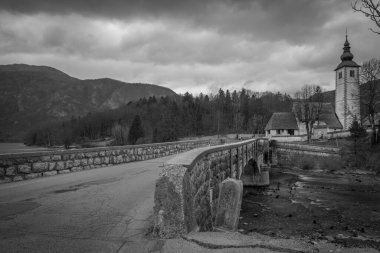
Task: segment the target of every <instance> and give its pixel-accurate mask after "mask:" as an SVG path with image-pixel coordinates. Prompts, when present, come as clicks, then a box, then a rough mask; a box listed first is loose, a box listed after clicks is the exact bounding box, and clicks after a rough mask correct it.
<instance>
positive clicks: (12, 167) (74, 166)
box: [0, 139, 220, 183]
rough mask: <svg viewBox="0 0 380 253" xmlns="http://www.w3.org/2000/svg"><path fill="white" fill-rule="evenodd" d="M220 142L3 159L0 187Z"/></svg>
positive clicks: (6, 156) (0, 159) (31, 154)
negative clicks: (10, 183)
mask: <svg viewBox="0 0 380 253" xmlns="http://www.w3.org/2000/svg"><path fill="white" fill-rule="evenodd" d="M219 143H220V140H216V139H215V140H193V141H179V142H167V143H153V144H144V145H134V146H115V147H104V148H86V149H76V150H64V151H39V152H27V153H18V154H3V155H0V183H6V182H13V181H22V180H27V179H33V178H38V177H43V176H53V175H57V174H63V173H69V172H75V171H82V170H87V169H93V168H99V167H106V166H110V165H116V164H122V163H128V162H134V161H144V160H148V159H154V158H159V157H163V156H168V155H173V154H177V153H180V152H184V151H188V150H191V149H194V148H198V147H204V146H210V145H215V144H219Z"/></svg>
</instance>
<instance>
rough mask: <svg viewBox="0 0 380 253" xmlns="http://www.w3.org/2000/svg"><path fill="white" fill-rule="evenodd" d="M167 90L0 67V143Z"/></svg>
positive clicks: (33, 68)
mask: <svg viewBox="0 0 380 253" xmlns="http://www.w3.org/2000/svg"><path fill="white" fill-rule="evenodd" d="M149 96H156V97H161V96H176V93H175V92H174V91H172V90H170V89H168V88H165V87H162V86H158V85H152V84H142V83H124V82H121V81H117V80H113V79H109V78H102V79H95V80H80V79H78V78H74V77H71V76H69V75H67V74H65V73H64V72H62V71H59V70H57V69H54V68H52V67H47V66H31V65H25V64H14V65H0V140H12V139H14V140H21V139H22V137H23V135H24V134H25V132H26V131H27V130H28V129H30V128H34V127H37V126H39V125H41V124H44V123H46V122H51V121H57V120H65V119H69V118H71V117H72V116H75V117H77V116H83V115H86V114H88V113H90V112H97V111H105V110H108V109H115V108H118V107H120V106H122V105H124V104H126V103H128V102H130V101H133V100H138V99H140V98H143V97H149Z"/></svg>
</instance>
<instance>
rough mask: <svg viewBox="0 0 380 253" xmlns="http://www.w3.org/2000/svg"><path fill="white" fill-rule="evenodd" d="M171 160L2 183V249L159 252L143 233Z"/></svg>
mask: <svg viewBox="0 0 380 253" xmlns="http://www.w3.org/2000/svg"><path fill="white" fill-rule="evenodd" d="M170 158H171V157H170V156H169V157H164V158H159V159H154V160H148V161H141V162H134V163H128V164H122V165H117V166H110V167H103V168H99V169H93V170H87V171H82V172H76V173H70V174H63V175H58V176H53V177H44V178H39V179H35V180H27V181H23V182H16V183H11V184H3V185H0V251H1V252H150V251H154V250H156V248H157V247H160V245H159V244H160V241H157V240H149V239H146V237H144V234H145V233H146V231H147V230H148V228H149V227H150V225H151V215H152V208H153V203H154V188H155V180H156V179H157V178H158V174H159V172H160V171H161V170H162V165H163V163H164V162H165V161H166V160H168V159H170ZM161 246H162V245H161Z"/></svg>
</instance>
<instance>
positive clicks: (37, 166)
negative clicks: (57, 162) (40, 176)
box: [32, 162, 49, 172]
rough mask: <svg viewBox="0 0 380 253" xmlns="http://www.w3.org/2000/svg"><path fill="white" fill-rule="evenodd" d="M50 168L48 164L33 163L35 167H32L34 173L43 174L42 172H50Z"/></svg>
mask: <svg viewBox="0 0 380 253" xmlns="http://www.w3.org/2000/svg"><path fill="white" fill-rule="evenodd" d="M48 166H49V164H48V163H46V162H42V163H41V162H37V163H33V166H32V171H33V172H42V171H46V170H48Z"/></svg>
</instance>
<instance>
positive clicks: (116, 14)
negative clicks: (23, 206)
mask: <svg viewBox="0 0 380 253" xmlns="http://www.w3.org/2000/svg"><path fill="white" fill-rule="evenodd" d="M346 27H347V28H348V31H349V41H350V42H351V46H352V52H353V54H354V56H355V58H354V60H356V61H357V62H358V63H359V64H361V63H362V62H363V61H365V60H368V59H370V58H372V57H376V58H380V50H379V45H380V36H379V35H375V34H373V33H371V32H370V31H369V30H368V28H369V27H373V25H372V23H371V22H370V21H369V20H368V19H367V18H366V17H364V16H362V15H361V14H359V13H354V12H353V11H352V9H351V1H347V0H318V1H317V0H283V1H280V0H272V1H269V0H256V1H254V0H252V1H251V0H210V1H207V0H151V1H148V0H140V1H138V0H107V1H99V0H33V1H32V0H23V1H18V0H0V64H11V63H27V64H33V65H48V66H52V67H55V68H58V69H60V70H62V71H64V72H66V73H68V74H69V75H71V76H74V77H79V78H82V79H90V78H91V79H92V78H100V77H110V78H114V79H119V80H122V81H126V82H144V83H154V84H159V85H163V86H166V87H169V88H171V89H173V90H174V91H176V92H178V93H184V92H186V91H189V92H191V93H194V94H198V93H199V92H204V93H208V92H210V91H211V92H213V91H215V90H217V89H218V88H219V87H221V88H224V89H226V88H229V89H240V88H242V87H244V88H247V89H251V90H255V91H265V90H269V91H281V92H288V93H293V92H294V91H296V90H297V89H299V88H300V87H301V86H302V85H304V84H318V85H322V86H323V88H324V89H325V90H331V89H334V72H333V69H334V68H335V67H336V65H337V64H338V63H339V61H340V60H339V57H340V55H341V53H342V47H343V43H344V39H345V37H344V36H345V29H346Z"/></svg>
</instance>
